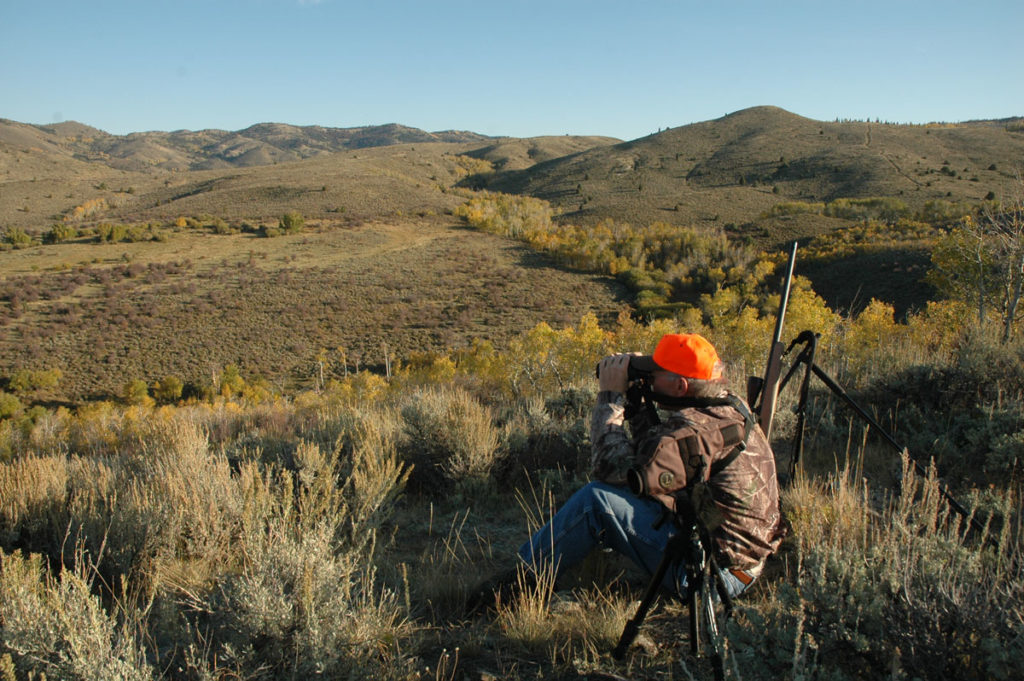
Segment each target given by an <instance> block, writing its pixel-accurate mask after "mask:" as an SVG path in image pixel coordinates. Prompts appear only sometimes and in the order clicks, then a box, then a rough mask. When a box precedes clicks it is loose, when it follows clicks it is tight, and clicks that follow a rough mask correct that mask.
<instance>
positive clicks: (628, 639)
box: [612, 535, 680, 660]
mask: <svg viewBox="0 0 1024 681" xmlns="http://www.w3.org/2000/svg"><path fill="white" fill-rule="evenodd" d="M679 536H680V535H675V536H673V537H672V538H671V539H670V540H669V542H668V544H667V545H666V546H665V553H664V554H663V555H662V556H661V562H659V563H658V568H657V569H656V570H655V571H654V576H653V577H651V582H650V584H648V585H647V592H646V593H645V594H644V598H643V600H642V601H640V605H639V606H638V607H637V609H636V614H635V615H634V616H633V619H631V620H629V621H628V622H626V626H625V627H624V628H623V629H622V636H620V637H619V643H618V645H616V646H615V649H614V650H613V651H612V657H614V658H615V659H616V660H621V659H622V658H623V657H625V656H626V650H628V649H629V646H630V645H632V644H633V641H635V640H636V636H637V634H639V633H640V625H641V624H643V622H644V619H646V618H647V612H648V611H649V610H650V609H651V606H652V605H654V601H655V599H657V597H658V589H659V588H660V587H661V582H662V580H664V579H665V573H667V572H668V569H669V567H670V566H671V565H672V563H673V562H674V561H675V559H676V556H678V555H679V546H680V539H679Z"/></svg>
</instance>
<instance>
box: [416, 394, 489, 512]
mask: <svg viewBox="0 0 1024 681" xmlns="http://www.w3.org/2000/svg"><path fill="white" fill-rule="evenodd" d="M401 413H402V419H403V421H404V436H405V437H404V442H403V443H402V451H403V452H404V456H405V459H406V461H408V462H409V463H411V464H412V465H413V472H412V481H413V482H415V483H416V484H418V485H420V486H421V487H422V488H423V489H434V490H442V489H452V488H453V487H454V488H457V489H459V490H462V491H468V492H472V491H474V490H475V489H476V488H479V487H486V486H487V484H488V483H489V481H490V476H491V472H492V470H493V469H494V467H495V465H496V464H497V463H498V460H499V451H498V431H497V429H496V428H495V427H494V424H493V420H492V413H491V410H490V409H489V408H488V407H485V406H484V405H482V404H480V402H479V401H477V400H476V399H475V398H474V397H473V396H472V395H470V394H469V393H468V392H466V391H465V390H463V389H461V388H441V389H421V390H418V391H416V392H414V393H413V394H412V395H410V396H409V398H408V400H407V402H406V404H405V405H404V406H403V407H402V410H401Z"/></svg>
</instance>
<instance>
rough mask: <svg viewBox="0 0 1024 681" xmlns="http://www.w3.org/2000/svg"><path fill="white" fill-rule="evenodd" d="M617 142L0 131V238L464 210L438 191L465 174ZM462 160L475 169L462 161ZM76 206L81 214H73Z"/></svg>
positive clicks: (332, 132) (400, 132) (337, 132)
mask: <svg viewBox="0 0 1024 681" xmlns="http://www.w3.org/2000/svg"><path fill="white" fill-rule="evenodd" d="M617 141H618V140H612V139H609V138H592V137H571V136H567V137H547V138H536V139H523V140H519V139H494V138H488V137H485V136H483V135H478V134H475V133H470V132H458V131H447V132H437V133H428V132H425V131H422V130H418V129H415V128H408V127H404V126H400V125H384V126H373V127H365V128H346V129H339V128H323V127H318V126H309V127H296V126H289V125H283V124H277V123H266V124H260V125H254V126H251V127H250V128H247V129H245V130H241V131H237V132H225V131H220V130H204V131H199V132H190V131H177V132H169V133H166V132H148V133H134V134H131V135H125V136H117V135H110V134H108V133H105V132H103V131H101V130H97V129H95V128H90V127H89V126H85V125H82V124H79V123H60V124H57V125H53V126H34V125H27V124H24V123H17V122H14V121H6V120H0V188H2V191H0V227H8V226H9V227H18V228H21V229H25V230H27V231H29V232H36V233H39V232H41V231H42V230H44V229H46V228H48V227H49V225H50V224H51V223H52V222H54V221H67V220H73V221H75V222H81V223H83V224H89V223H90V222H95V221H102V220H107V221H110V220H120V221H142V220H174V219H175V218H177V217H178V216H181V215H202V214H207V215H214V216H217V217H220V218H223V219H225V220H229V221H231V220H237V221H241V220H249V221H254V222H259V221H261V220H269V221H276V219H277V217H278V216H280V215H281V214H282V213H283V212H286V211H292V210H297V211H300V212H302V213H303V214H304V215H306V216H307V217H313V218H324V219H327V218H330V219H338V218H340V217H343V218H345V219H346V220H363V219H375V218H379V217H384V216H389V215H390V216H396V215H397V216H401V215H405V214H425V213H443V212H444V211H447V210H449V209H451V208H452V207H453V206H455V205H458V204H459V203H460V202H461V201H462V199H461V198H459V197H458V196H454V195H447V194H446V192H447V190H448V188H449V187H451V186H452V185H454V184H455V183H456V182H458V181H459V180H460V179H462V178H464V177H465V176H466V175H467V174H470V173H476V172H481V171H489V170H490V169H491V168H492V167H494V166H506V165H507V166H508V167H515V168H523V167H526V166H527V165H528V164H529V163H531V162H538V161H543V160H548V159H552V158H556V157H560V156H563V155H565V154H567V153H573V152H577V151H580V150H582V149H587V148H590V147H592V146H594V145H595V144H608V143H610V142H617ZM485 142H486V145H485V146H483V147H481V144H482V143H485ZM488 149H493V151H490V152H488V151H487V150H488ZM470 152H474V156H476V158H473V157H470V156H469V155H466V156H463V155H464V154H468V153H470ZM509 159H512V160H511V161H510V160H509ZM531 159H532V160H531ZM83 206H84V207H85V208H86V209H87V211H86V212H87V214H85V215H77V214H76V209H79V208H80V207H83ZM78 212H79V213H80V212H82V211H81V210H79V211H78Z"/></svg>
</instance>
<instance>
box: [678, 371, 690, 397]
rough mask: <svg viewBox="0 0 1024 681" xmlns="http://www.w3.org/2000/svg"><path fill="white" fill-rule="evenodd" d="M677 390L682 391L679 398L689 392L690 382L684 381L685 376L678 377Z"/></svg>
mask: <svg viewBox="0 0 1024 681" xmlns="http://www.w3.org/2000/svg"><path fill="white" fill-rule="evenodd" d="M679 389H680V391H682V392H681V393H680V394H681V396H683V397H685V396H686V393H687V392H689V390H690V382H689V381H687V380H686V377H685V376H680V377H679Z"/></svg>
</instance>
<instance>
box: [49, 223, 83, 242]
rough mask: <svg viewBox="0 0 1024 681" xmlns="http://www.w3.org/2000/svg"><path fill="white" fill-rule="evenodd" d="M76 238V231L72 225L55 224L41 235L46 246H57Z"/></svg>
mask: <svg viewBox="0 0 1024 681" xmlns="http://www.w3.org/2000/svg"><path fill="white" fill-rule="evenodd" d="M77 238H78V230H77V229H75V228H74V227H73V226H72V225H68V224H64V223H60V222H58V223H56V224H54V225H52V226H51V227H50V231H48V232H47V233H46V234H44V235H43V241H44V242H45V243H48V244H59V243H64V242H65V241H70V240H71V239H77Z"/></svg>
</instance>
